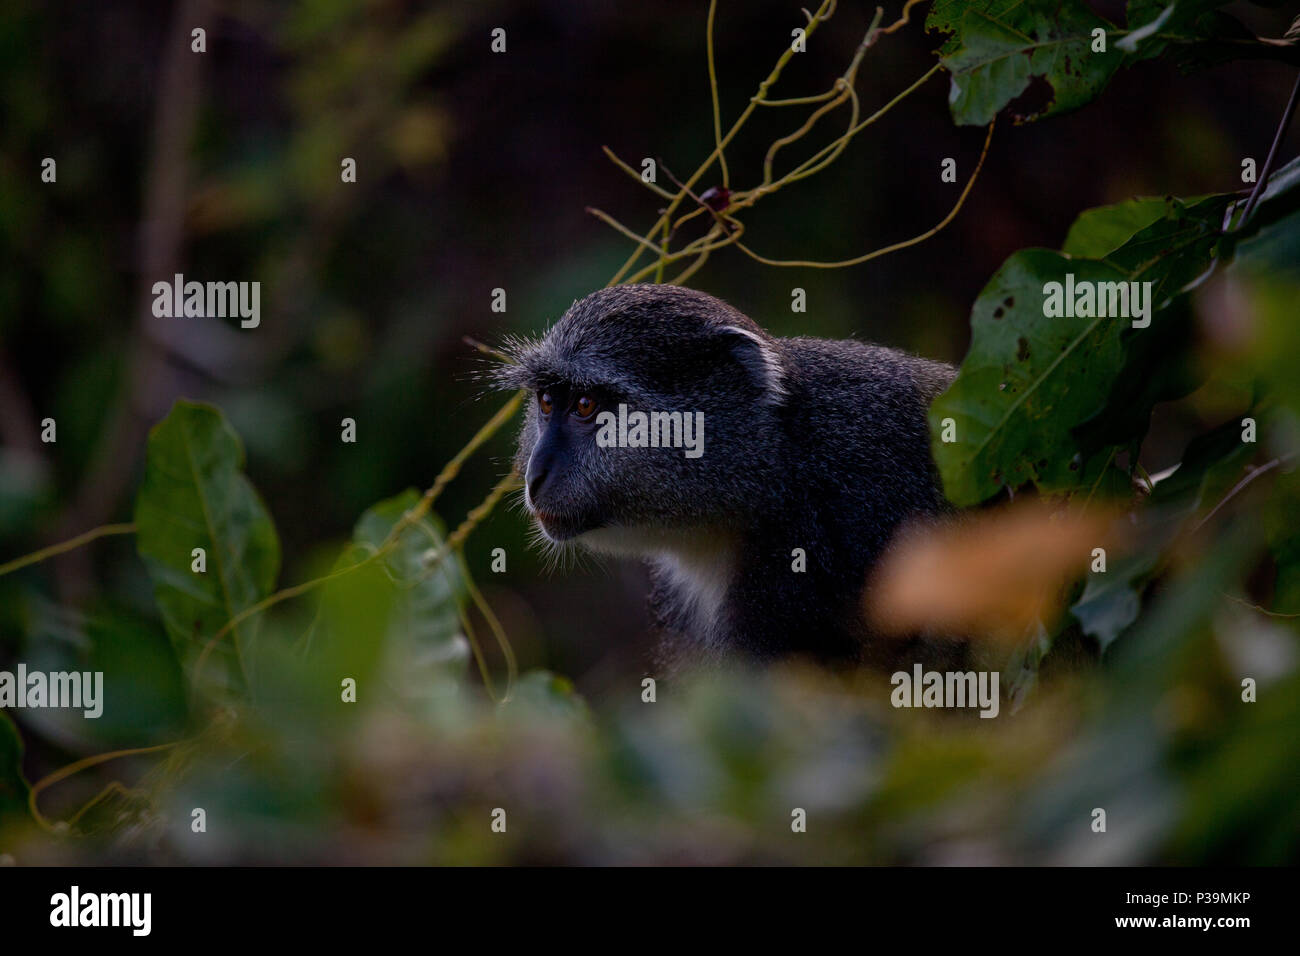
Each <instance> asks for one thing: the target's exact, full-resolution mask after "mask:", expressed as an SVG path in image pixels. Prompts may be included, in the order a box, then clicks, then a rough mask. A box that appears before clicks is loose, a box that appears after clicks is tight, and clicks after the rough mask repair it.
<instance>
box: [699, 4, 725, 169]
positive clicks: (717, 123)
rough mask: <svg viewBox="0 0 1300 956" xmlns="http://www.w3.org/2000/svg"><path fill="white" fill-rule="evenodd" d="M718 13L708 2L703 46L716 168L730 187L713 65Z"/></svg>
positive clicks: (715, 72)
mask: <svg viewBox="0 0 1300 956" xmlns="http://www.w3.org/2000/svg"><path fill="white" fill-rule="evenodd" d="M717 12H718V0H709V20H708V25H707V26H706V27H705V28H704V45H705V47H706V49H707V50H708V56H709V95H710V96H712V97H713V145H714V150H715V151H716V152H717V154H718V168H719V169H720V170H722V186H723V188H724V189H725V188H728V187H729V186H730V185H731V173H730V172H729V171H728V170H727V157H726V155H724V154H723V152H722V111H721V109H720V107H719V106H718V71H717V68H716V67H715V66H714V63H713V20H714V17H715V16H716V14H717Z"/></svg>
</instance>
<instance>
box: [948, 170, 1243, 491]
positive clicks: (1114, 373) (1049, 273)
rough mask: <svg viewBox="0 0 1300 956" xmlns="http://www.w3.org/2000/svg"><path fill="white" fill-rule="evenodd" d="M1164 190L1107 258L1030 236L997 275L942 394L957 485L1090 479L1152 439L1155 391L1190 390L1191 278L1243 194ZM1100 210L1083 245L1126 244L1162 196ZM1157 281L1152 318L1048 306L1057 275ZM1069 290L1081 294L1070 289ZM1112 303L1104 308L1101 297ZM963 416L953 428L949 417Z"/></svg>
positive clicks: (1069, 484) (1085, 223)
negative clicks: (1136, 323)
mask: <svg viewBox="0 0 1300 956" xmlns="http://www.w3.org/2000/svg"><path fill="white" fill-rule="evenodd" d="M1232 198H1233V197H1230V196H1214V197H1210V198H1208V199H1203V200H1198V201H1195V202H1192V203H1190V204H1189V203H1184V202H1180V201H1179V200H1176V199H1171V200H1167V201H1165V200H1161V201H1160V203H1161V207H1162V211H1161V214H1160V216H1159V218H1156V219H1154V220H1153V221H1150V222H1149V224H1147V225H1145V226H1144V227H1143V228H1140V229H1139V230H1138V231H1137V232H1136V233H1135V234H1133V235H1131V236H1130V237H1129V238H1128V239H1127V241H1124V242H1122V243H1120V244H1119V245H1118V247H1117V248H1112V251H1110V252H1108V253H1106V254H1105V257H1104V258H1100V259H1090V258H1081V257H1074V256H1070V255H1066V254H1064V253H1057V252H1052V251H1049V250H1044V249H1029V250H1023V251H1021V252H1018V253H1016V254H1015V255H1013V256H1012V257H1011V258H1010V259H1008V260H1007V262H1006V263H1004V264H1003V266H1002V268H1001V269H1000V270H999V271H998V273H997V274H996V275H995V276H994V277H993V279H992V280H990V282H989V284H988V286H986V287H985V289H984V291H983V292H981V293H980V296H979V298H978V299H977V300H976V302H975V306H974V308H973V309H972V311H971V332H972V335H971V346H970V351H969V352H968V353H967V355H966V358H965V360H964V361H963V362H962V366H961V369H960V371H959V373H958V376H957V378H956V380H955V381H954V382H953V384H952V385H951V386H950V387H949V389H948V391H946V392H945V393H944V394H943V395H941V396H940V397H939V398H938V399H937V400H936V401H935V403H934V404H933V406H932V407H931V412H930V415H931V419H930V420H931V425H932V428H933V429H934V434H935V436H936V438H935V440H934V442H933V449H934V455H935V460H936V462H937V463H938V465H939V470H940V473H941V474H942V476H943V482H944V490H945V492H946V493H947V495H948V497H949V498H950V499H951V500H952V501H953V502H954V503H956V504H959V505H970V504H975V503H978V502H980V501H983V500H985V499H987V498H990V497H992V496H993V495H995V494H996V493H997V492H998V491H999V490H1000V489H1001V487H1002V486H1004V485H1006V486H1010V487H1013V488H1014V487H1017V486H1018V485H1020V484H1023V483H1025V482H1029V481H1032V482H1034V483H1035V484H1036V485H1037V486H1038V487H1039V488H1041V489H1042V490H1045V491H1068V490H1071V489H1074V488H1078V487H1081V486H1088V485H1089V484H1090V482H1091V481H1092V480H1095V477H1093V478H1090V477H1088V476H1095V475H1096V474H1097V472H1096V469H1095V467H1094V465H1095V462H1094V461H1093V459H1094V457H1095V456H1096V455H1097V454H1098V453H1104V451H1105V449H1106V448H1108V447H1112V446H1116V445H1126V444H1130V443H1132V442H1137V441H1140V440H1141V438H1142V437H1143V435H1145V433H1146V429H1147V427H1148V423H1149V419H1150V414H1151V409H1152V407H1153V406H1154V405H1155V403H1157V402H1159V401H1164V400H1167V399H1170V398H1173V397H1177V396H1179V395H1182V394H1185V393H1186V392H1187V391H1189V390H1190V389H1191V388H1193V387H1194V386H1195V384H1196V381H1197V379H1196V377H1195V375H1193V373H1192V370H1191V368H1190V367H1189V366H1188V365H1187V364H1186V363H1185V359H1186V355H1187V354H1188V352H1189V350H1190V347H1191V344H1192V339H1191V336H1190V333H1189V330H1190V328H1191V326H1190V322H1189V320H1188V318H1187V314H1186V309H1187V298H1186V294H1185V290H1187V289H1189V288H1191V287H1192V286H1194V285H1195V284H1196V283H1197V282H1198V281H1200V280H1201V278H1202V277H1203V276H1204V275H1205V274H1206V273H1207V271H1208V270H1207V267H1208V265H1209V263H1210V261H1211V259H1212V258H1213V256H1214V255H1215V254H1216V253H1217V252H1218V251H1219V247H1220V244H1221V242H1222V236H1221V234H1220V226H1221V224H1222V221H1223V218H1224V214H1225V211H1226V209H1227V207H1228V206H1229V204H1230V203H1231V202H1232ZM1136 202H1137V203H1138V205H1132V204H1120V205H1118V206H1111V207H1106V208H1104V209H1100V210H1092V211H1090V214H1089V215H1088V216H1087V218H1086V219H1085V218H1084V217H1080V221H1078V222H1076V223H1075V226H1074V227H1073V228H1072V229H1071V239H1070V240H1067V241H1068V242H1070V244H1071V246H1072V248H1075V249H1087V250H1091V251H1098V250H1100V249H1103V248H1106V247H1114V246H1115V243H1116V236H1117V235H1118V233H1119V232H1120V231H1121V229H1122V228H1123V224H1125V223H1127V224H1134V223H1140V222H1143V221H1147V220H1150V219H1151V216H1152V214H1153V213H1154V212H1155V206H1154V201H1152V200H1138V201H1136ZM1068 274H1072V275H1073V276H1074V282H1075V283H1076V286H1077V284H1078V283H1082V282H1093V283H1100V282H1130V281H1132V282H1144V283H1145V282H1150V283H1151V289H1150V300H1149V303H1148V304H1149V305H1151V310H1152V312H1151V324H1150V325H1149V326H1148V327H1146V328H1133V327H1132V323H1131V322H1130V321H1129V320H1127V319H1122V318H1097V317H1094V318H1065V317H1048V316H1046V315H1044V311H1045V309H1044V301H1045V297H1046V294H1047V284H1048V283H1052V282H1055V283H1062V284H1064V283H1065V282H1066V280H1067V275H1068ZM1067 298H1068V296H1067ZM1099 311H1100V310H1099ZM945 418H952V419H954V420H955V422H956V423H957V441H956V442H951V443H948V442H943V441H941V440H939V438H940V436H941V434H942V422H943V419H945Z"/></svg>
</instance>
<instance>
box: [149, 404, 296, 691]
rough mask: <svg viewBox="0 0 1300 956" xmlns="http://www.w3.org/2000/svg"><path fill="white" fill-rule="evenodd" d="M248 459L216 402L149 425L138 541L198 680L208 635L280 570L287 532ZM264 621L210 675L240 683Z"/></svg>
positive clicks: (220, 655) (246, 628) (231, 646)
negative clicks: (257, 486)
mask: <svg viewBox="0 0 1300 956" xmlns="http://www.w3.org/2000/svg"><path fill="white" fill-rule="evenodd" d="M243 464H244V451H243V446H242V445H241V444H240V441H239V437H238V436H237V435H236V434H235V432H234V430H233V429H232V428H231V427H230V425H229V424H228V423H227V422H226V420H225V418H224V416H223V415H222V414H221V412H220V411H219V410H218V409H216V408H214V407H212V406H211V405H205V404H199V403H195V402H187V401H178V402H177V403H176V404H175V405H174V406H173V407H172V410H171V412H170V413H169V414H168V415H167V417H166V418H165V419H163V421H161V422H160V423H159V424H157V425H155V426H154V427H153V429H152V430H151V431H150V432H149V444H148V449H147V452H146V458H145V473H144V480H143V482H142V483H141V486H140V491H139V494H138V495H137V496H136V502H135V522H136V547H137V549H138V550H139V553H140V557H141V558H142V559H143V561H144V563H145V567H146V568H147V569H148V571H149V576H150V577H151V578H152V579H153V582H154V596H155V598H156V600H157V602H158V607H159V610H160V611H161V612H162V618H163V623H164V625H165V626H166V628H167V633H168V635H169V636H170V637H171V640H172V644H173V646H174V647H175V648H176V652H177V655H178V656H179V657H180V659H181V661H182V664H183V666H184V669H185V672H186V674H187V676H189V677H190V678H191V679H192V678H193V676H194V675H193V673H192V670H193V665H194V663H195V661H196V660H197V658H198V656H199V654H200V653H201V652H202V649H203V647H204V645H205V644H206V643H207V641H208V639H209V638H211V637H212V636H213V635H214V634H216V633H217V631H218V630H220V629H221V628H222V627H224V626H225V625H226V623H227V622H229V621H230V620H231V619H232V618H234V617H235V615H236V614H238V613H239V612H240V611H243V610H244V609H246V608H248V607H250V606H251V605H253V604H255V603H257V602H258V601H260V600H261V599H262V598H264V597H266V596H267V595H269V594H270V593H271V590H272V588H273V587H274V585H275V579H276V575H277V574H278V572H279V568H280V542H279V538H278V537H277V536H276V533H275V527H274V525H273V524H272V523H271V517H270V515H269V514H268V513H267V510H266V507H265V506H264V505H263V504H262V501H261V499H260V498H259V497H258V494H257V492H256V491H255V490H254V489H253V486H252V485H251V484H250V483H249V481H248V479H247V478H245V477H244V475H243V472H242V468H243ZM195 548H202V549H203V551H204V553H205V555H206V571H204V572H203V573H199V572H196V571H194V570H192V565H193V561H194V558H193V556H192V555H193V550H194V549H195ZM256 626H257V622H256V621H255V620H249V621H245V622H243V623H241V624H239V625H238V626H236V627H234V628H233V629H232V630H231V632H230V633H229V635H228V636H227V638H226V639H223V640H222V641H221V642H220V643H219V644H218V645H217V646H216V648H215V650H214V652H213V654H212V655H211V658H210V660H209V663H208V666H209V668H210V670H208V671H205V674H204V680H205V681H207V680H209V679H212V680H215V681H217V683H219V684H222V685H225V686H226V687H229V688H237V687H239V686H241V685H242V682H243V674H242V654H243V652H244V649H245V646H246V644H247V642H248V641H250V640H251V639H252V635H253V634H254V633H255V628H256Z"/></svg>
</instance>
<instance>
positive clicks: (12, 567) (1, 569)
mask: <svg viewBox="0 0 1300 956" xmlns="http://www.w3.org/2000/svg"><path fill="white" fill-rule="evenodd" d="M113 534H135V525H134V524H129V523H128V524H105V525H100V526H99V527H98V528H92V529H91V530H89V531H87V532H86V533H85V534H79V535H77V536H76V537H75V538H69V539H68V540H67V541H62V542H60V543H58V544H52V545H50V546H49V547H48V548H41V550H39V551H33V552H32V553H31V554H25V555H23V556H22V557H21V558H14V559H13V560H12V561H9V562H6V563H5V564H0V577H4V576H5V575H6V574H10V573H12V572H14V571H17V570H18V569H19V568H25V567H27V566H28V565H29V564H37V563H39V562H41V561H44V560H45V559H46V558H52V557H54V556H55V555H56V554H63V553H64V552H65V551H72V550H74V549H76V548H79V547H81V546H82V545H83V544H89V543H90V542H92V541H94V540H95V539H96V538H106V537H108V536H109V535H113Z"/></svg>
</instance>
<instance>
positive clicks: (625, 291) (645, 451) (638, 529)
mask: <svg viewBox="0 0 1300 956" xmlns="http://www.w3.org/2000/svg"><path fill="white" fill-rule="evenodd" d="M664 290H666V291H664ZM516 357H517V364H516V365H513V366H510V367H508V368H507V369H505V370H503V372H502V374H501V375H500V381H501V382H502V384H506V385H510V386H513V387H524V388H527V389H529V390H530V392H531V395H530V400H529V408H528V412H527V415H526V419H525V422H524V427H523V429H522V431H521V433H520V441H519V452H518V454H517V456H516V466H517V467H518V469H519V471H520V474H521V475H522V476H523V479H524V500H525V503H526V504H527V507H528V509H529V511H530V512H531V513H532V515H533V516H534V518H535V519H536V521H537V524H538V526H539V528H540V529H541V531H542V532H543V533H544V534H545V536H546V537H547V538H548V539H549V540H551V541H553V542H561V541H569V540H572V539H579V540H581V541H583V542H584V543H590V544H592V545H593V546H595V542H594V541H592V540H590V539H591V538H592V535H591V533H592V532H596V531H598V530H599V531H601V534H600V536H599V537H600V542H601V549H602V550H607V549H608V548H609V547H610V546H611V545H613V546H615V547H617V546H618V544H619V541H618V538H619V535H625V536H626V537H628V538H629V539H632V538H638V537H639V538H640V539H641V540H644V532H646V531H651V532H661V531H671V530H674V529H699V528H701V527H704V526H721V525H725V523H726V521H727V518H728V517H729V515H732V514H734V513H737V512H738V511H740V510H743V508H741V506H740V503H741V502H742V500H743V501H744V507H747V508H752V507H753V506H754V503H755V496H757V495H760V494H761V493H762V489H763V477H764V472H765V470H766V467H767V465H768V464H769V462H767V461H766V460H765V459H764V455H765V454H766V450H768V449H770V448H771V446H772V435H773V433H774V431H775V430H776V428H777V426H776V406H777V405H778V404H779V394H774V393H773V390H774V389H775V391H776V392H777V393H779V389H780V383H779V380H778V379H777V376H778V374H779V368H780V367H779V358H778V357H777V355H776V351H775V345H774V343H773V342H772V340H770V339H768V338H767V337H766V336H765V335H764V333H762V331H761V330H759V329H758V327H757V326H755V325H754V324H753V323H752V322H750V321H749V320H748V319H746V318H745V317H744V316H742V315H740V314H739V313H737V312H735V311H734V310H732V309H730V307H728V306H726V305H725V304H723V303H721V302H718V300H716V299H711V298H710V297H708V296H704V295H703V294H701V293H695V292H690V291H689V290H682V289H677V288H674V287H663V286H631V287H622V288H616V289H609V290H605V291H604V292H601V293H596V294H595V295H593V296H588V297H587V298H586V299H584V300H582V301H581V302H579V303H576V304H575V305H574V306H573V307H572V308H571V309H570V310H569V311H568V312H567V313H566V314H565V316H564V317H563V318H562V319H561V320H560V321H559V322H558V323H556V325H555V326H554V327H553V328H552V329H551V331H550V332H549V333H548V334H547V335H546V337H545V338H543V339H542V340H541V341H540V342H535V343H527V344H525V345H524V346H523V347H522V348H517V349H516ZM756 452H757V453H758V454H757V455H756ZM745 499H747V500H745Z"/></svg>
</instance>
